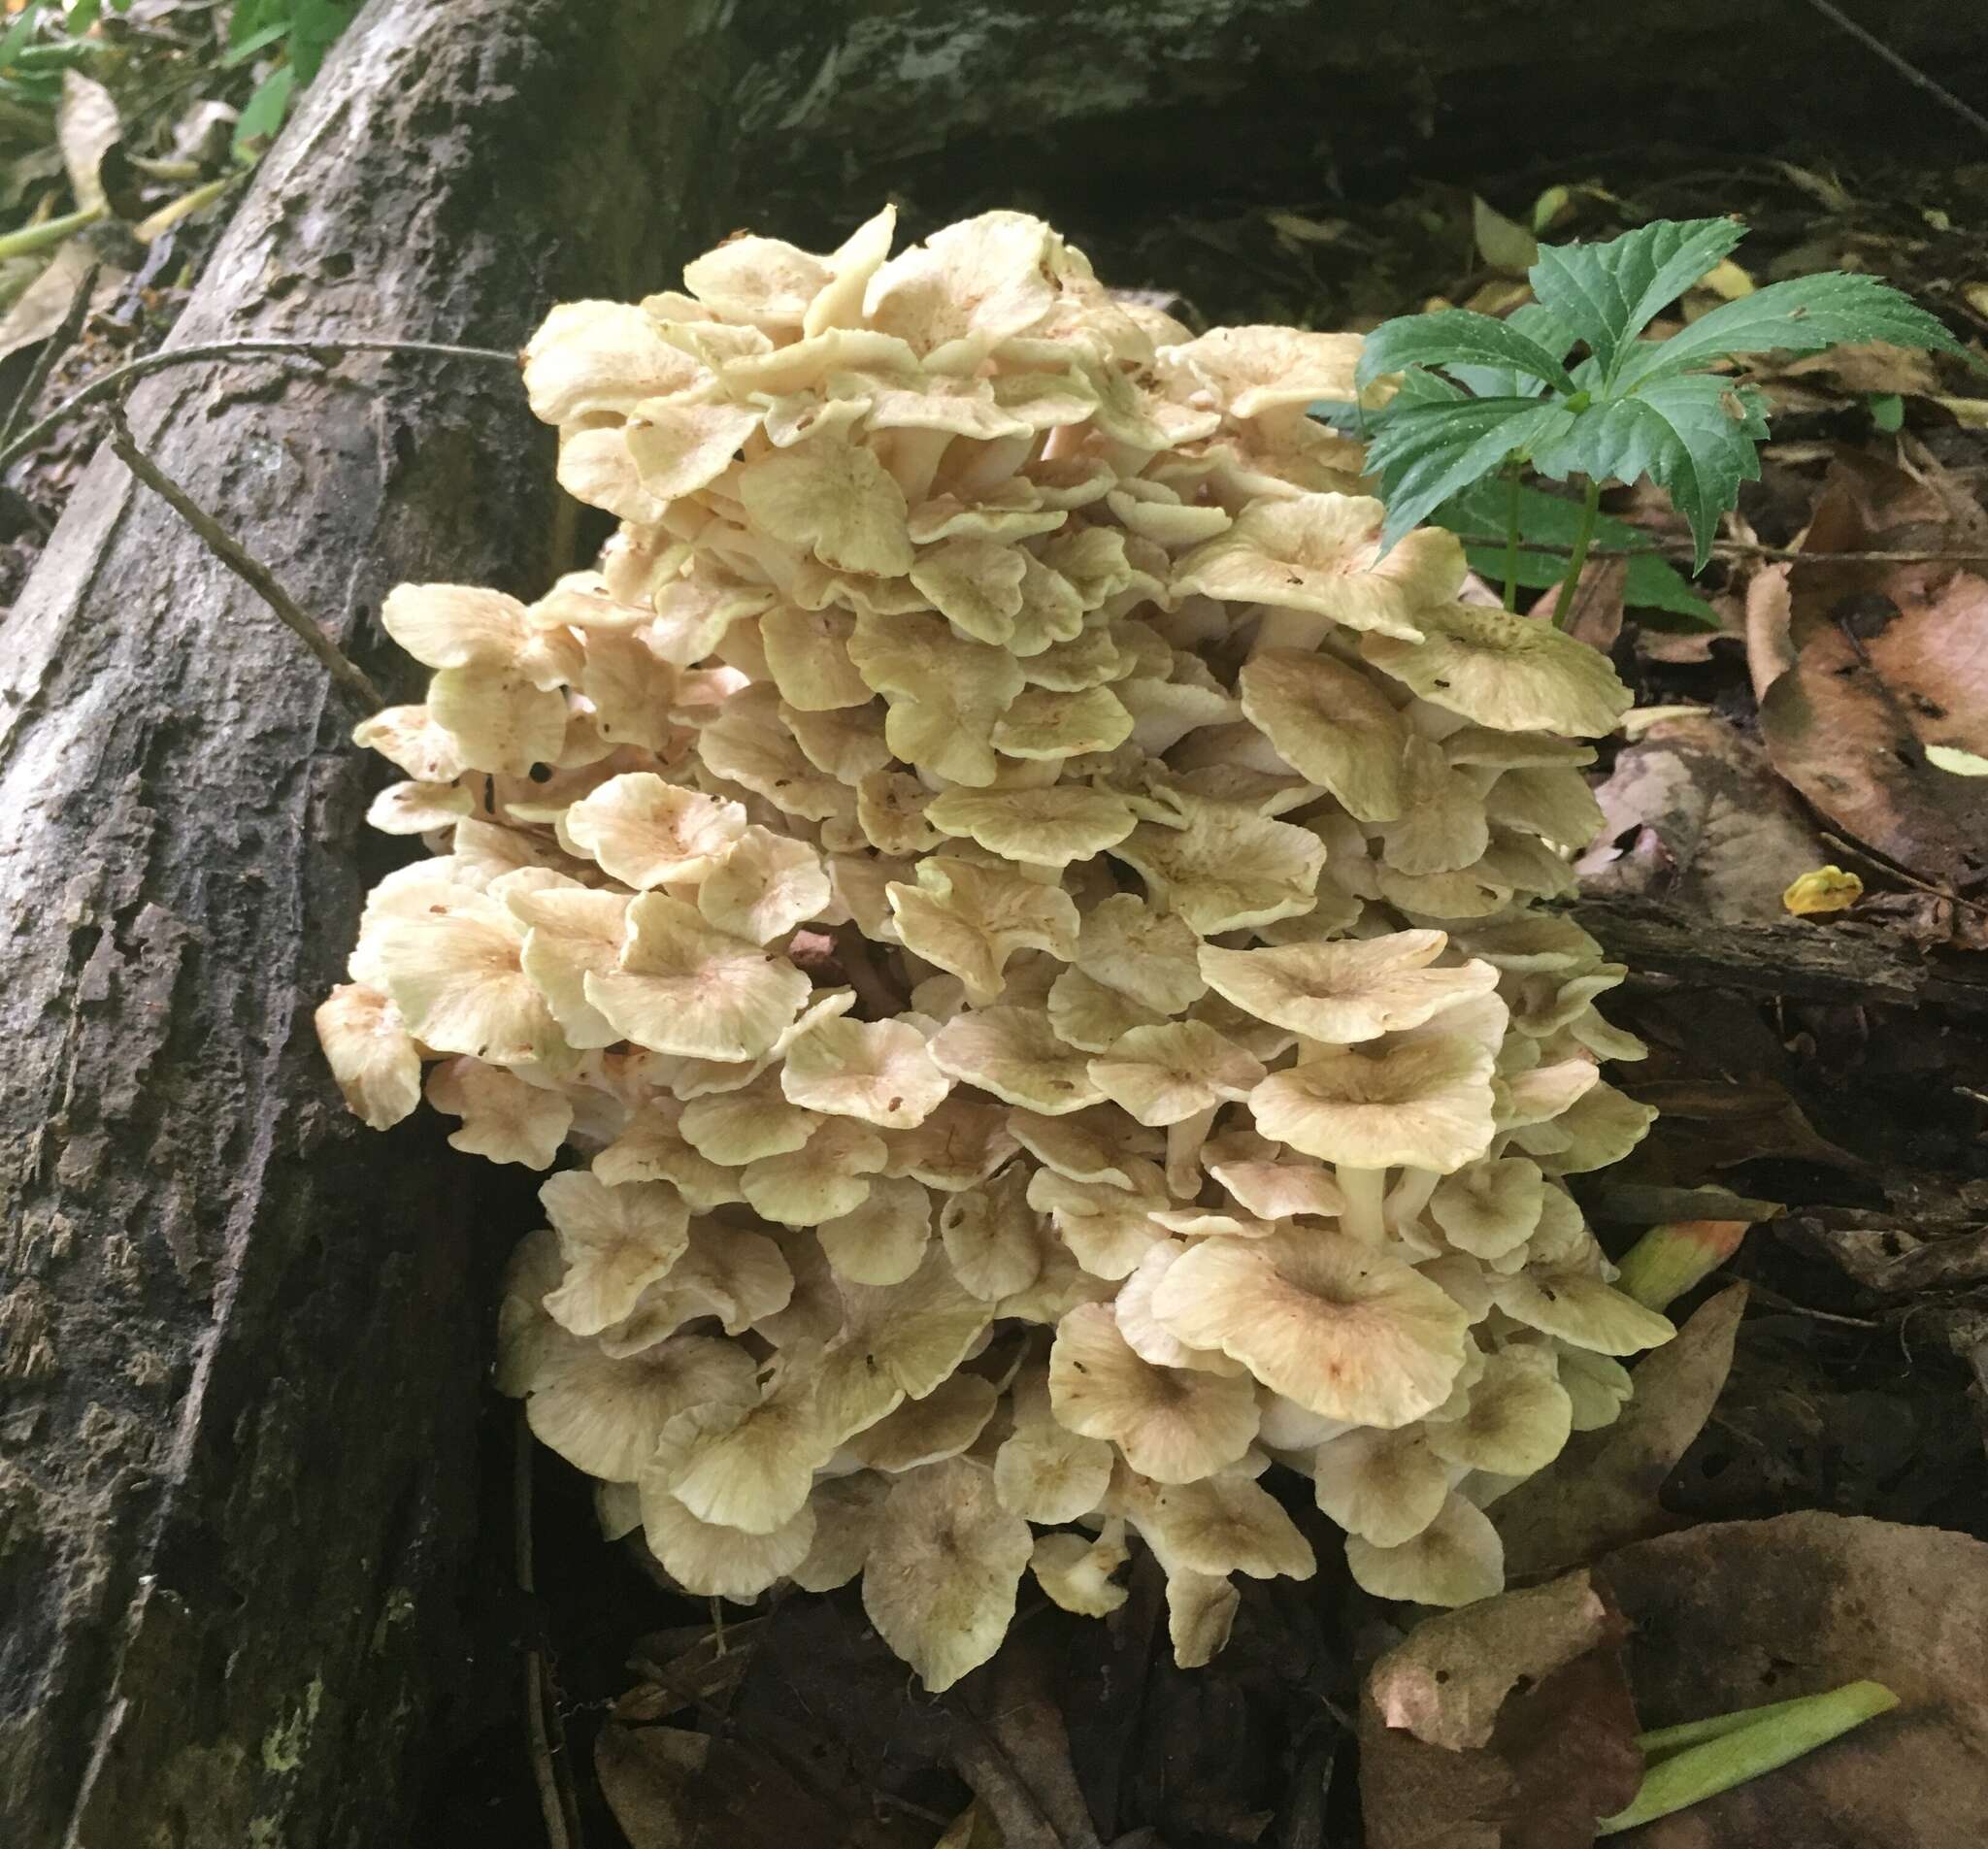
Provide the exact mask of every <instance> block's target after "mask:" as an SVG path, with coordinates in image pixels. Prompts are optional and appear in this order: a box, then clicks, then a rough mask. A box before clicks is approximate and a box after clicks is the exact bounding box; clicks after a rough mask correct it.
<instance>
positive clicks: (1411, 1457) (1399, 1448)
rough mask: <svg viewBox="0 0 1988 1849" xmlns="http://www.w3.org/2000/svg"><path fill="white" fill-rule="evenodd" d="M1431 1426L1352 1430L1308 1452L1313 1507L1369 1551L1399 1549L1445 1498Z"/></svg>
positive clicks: (1444, 1479) (1446, 1485)
mask: <svg viewBox="0 0 1988 1849" xmlns="http://www.w3.org/2000/svg"><path fill="white" fill-rule="evenodd" d="M1434 1429H1435V1428H1433V1427H1425V1426H1422V1425H1411V1426H1403V1427H1401V1428H1399V1429H1398V1430H1396V1431H1392V1432H1375V1431H1356V1432H1348V1433H1346V1434H1344V1435H1343V1436H1340V1437H1337V1438H1331V1439H1328V1440H1327V1441H1326V1442H1325V1443H1324V1444H1321V1445H1320V1446H1319V1447H1318V1449H1317V1450H1316V1451H1315V1452H1313V1454H1312V1458H1311V1482H1312V1487H1313V1489H1314V1490H1315V1492H1316V1493H1317V1497H1318V1506H1319V1507H1320V1508H1321V1509H1323V1510H1324V1511H1325V1513H1326V1514H1328V1515H1329V1516H1331V1517H1332V1519H1333V1520H1334V1521H1336V1522H1337V1523H1339V1525H1340V1526H1341V1527H1342V1528H1343V1529H1344V1530H1345V1531H1346V1533H1347V1534H1348V1535H1359V1536H1360V1537H1361V1539H1363V1540H1367V1541H1371V1542H1372V1543H1373V1544H1374V1545H1375V1547H1399V1546H1400V1545H1401V1544H1402V1543H1403V1542H1404V1541H1408V1540H1412V1539H1413V1538H1414V1537H1415V1536H1416V1535H1419V1534H1420V1533H1421V1532H1422V1531H1423V1530H1424V1529H1425V1528H1427V1527H1428V1526H1429V1524H1430V1523H1431V1522H1433V1521H1434V1520H1435V1519H1436V1517H1437V1515H1438V1513H1439V1512H1440V1511H1441V1507H1442V1504H1443V1501H1444V1499H1445V1498H1446V1497H1447V1496H1448V1495H1449V1472H1448V1471H1447V1470H1445V1469H1443V1468H1442V1460H1441V1457H1440V1456H1439V1455H1438V1453H1437V1452H1436V1451H1435V1450H1434V1449H1433V1448H1432V1446H1431V1444H1430V1433H1431V1432H1432V1431H1433V1430H1434Z"/></svg>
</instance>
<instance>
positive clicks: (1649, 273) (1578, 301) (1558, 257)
mask: <svg viewBox="0 0 1988 1849" xmlns="http://www.w3.org/2000/svg"><path fill="white" fill-rule="evenodd" d="M1744 236H1745V227H1744V226H1743V225H1741V224H1740V223H1739V220H1738V219H1737V218H1686V219H1678V218H1659V219H1657V220H1656V221H1655V222H1654V223H1653V224H1646V225H1643V226H1641V227H1640V228H1639V229H1638V230H1635V231H1629V232H1625V233H1624V234H1623V235H1622V236H1621V237H1619V238H1610V239H1609V240H1608V241H1607V243H1606V244H1559V245H1546V246H1544V247H1542V248H1541V251H1540V260H1539V262H1537V263H1536V264H1534V265H1533V267H1532V269H1531V270H1530V271H1529V272H1528V275H1527V280H1528V281H1530V282H1531V283H1532V285H1533V293H1534V295H1536V296H1537V297H1538V298H1539V299H1540V301H1541V303H1542V304H1544V306H1545V307H1546V308H1547V309H1548V310H1549V311H1551V313H1553V314H1556V315H1557V316H1559V318H1560V320H1561V321H1562V322H1563V323H1564V324H1565V325H1566V326H1567V327H1568V328H1570V329H1571V330H1572V331H1573V333H1574V337H1575V338H1576V339H1578V340H1583V341H1585V342H1586V343H1587V344H1588V348H1589V350H1590V351H1591V352H1593V353H1594V354H1595V356H1596V357H1597V358H1598V359H1599V360H1600V361H1601V362H1602V365H1603V366H1604V368H1612V367H1613V366H1614V364H1615V359H1616V355H1617V354H1619V353H1620V352H1621V351H1622V349H1623V347H1625V346H1626V345H1627V344H1628V343H1629V342H1630V341H1632V340H1634V339H1635V338H1636V336H1637V335H1639V334H1640V333H1641V332H1642V330H1643V329H1644V328H1645V327H1647V326H1648V325H1649V324H1650V322H1651V321H1653V320H1654V319H1655V318H1656V317H1657V315H1658V314H1660V313H1661V312H1662V311H1663V310H1664V309H1666V308H1668V307H1669V306H1670V305H1671V304H1672V303H1673V302H1674V301H1675V300H1676V299H1677V298H1678V297H1679V296H1680V295H1682V294H1683V293H1684V291H1685V290H1686V289H1688V288H1689V287H1690V286H1691V285H1692V284H1693V283H1694V282H1696V281H1698V279H1699V278H1700V277H1702V276H1703V275H1705V273H1706V271H1707V270H1709V269H1710V268H1711V267H1712V265H1713V264H1715V263H1716V262H1718V260H1719V259H1720V258H1721V257H1723V256H1724V255H1725V254H1726V253H1727V252H1728V251H1729V250H1731V249H1732V248H1733V247H1734V246H1735V245H1737V244H1738V243H1739V240H1740V239H1741V238H1742V237H1744Z"/></svg>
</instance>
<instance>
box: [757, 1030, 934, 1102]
mask: <svg viewBox="0 0 1988 1849" xmlns="http://www.w3.org/2000/svg"><path fill="white" fill-rule="evenodd" d="M780 1086H781V1089H782V1090H783V1091H784V1092H785V1093H786V1096H787V1099H788V1102H789V1103H791V1104H796V1105H800V1106H804V1107H806V1108H807V1109H809V1110H818V1111H823V1112H825V1113H828V1114H830V1115H833V1116H839V1117H858V1118H861V1119H862V1121H863V1122H865V1123H869V1124H876V1125H877V1126H878V1128H879V1129H884V1130H909V1129H911V1127H912V1126H913V1125H915V1124H921V1123H923V1122H924V1121H925V1119H926V1118H927V1117H929V1116H931V1114H932V1113H933V1112H934V1111H935V1110H937V1109H938V1108H939V1106H940V1104H941V1102H942V1101H943V1100H944V1097H945V1094H946V1093H947V1092H949V1091H950V1090H951V1089H952V1080H951V1078H950V1077H949V1076H948V1075H947V1074H946V1073H944V1072H942V1071H941V1070H940V1068H939V1067H938V1066H937V1065H936V1064H934V1062H933V1059H932V1055H931V1053H930V1052H929V1051H928V1050H927V1049H926V1043H925V1037H924V1035H922V1034H921V1033H919V1032H918V1030H917V1029H916V1028H915V1027H913V1026H912V1025H911V1022H909V1021H904V1020H889V1021H857V1020H851V1019H850V1018H849V1017H848V1016H846V1015H844V1016H841V1017H839V1018H838V1019H835V1020H830V1021H823V1022H821V1023H820V1024H819V1025H818V1026H816V1027H813V1028H811V1029H810V1030H809V1031H808V1032H807V1033H805V1034H803V1035H801V1036H800V1037H799V1038H798V1039H797V1040H795V1041H794V1042H793V1044H792V1045H791V1046H789V1047H788V1048H787V1057H786V1064H785V1065H784V1066H783V1067H782V1068H781V1070H780Z"/></svg>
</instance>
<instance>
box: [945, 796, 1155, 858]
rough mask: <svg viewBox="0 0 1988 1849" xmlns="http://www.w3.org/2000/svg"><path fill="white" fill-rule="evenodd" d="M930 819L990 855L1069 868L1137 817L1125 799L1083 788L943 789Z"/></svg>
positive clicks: (1118, 837) (1127, 829)
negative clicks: (964, 837)
mask: <svg viewBox="0 0 1988 1849" xmlns="http://www.w3.org/2000/svg"><path fill="white" fill-rule="evenodd" d="M925 819H926V821H927V822H929V823H930V824H931V825H932V826H933V827H934V828H936V829H938V830H939V831H940V832H941V833H942V834H945V835H965V836H969V837H971V838H972V839H973V840H974V841H975V842H977V843H978V844H979V845H980V846H982V847H984V848H986V849H987V850H988V851H989V852H990V853H996V854H999V855H1001V856H1002V858H1003V859H1005V860H1018V861H1024V862H1027V863H1029V864H1030V865H1032V866H1038V867H1065V866H1068V865H1069V864H1070V862H1072V861H1073V860H1088V859H1089V858H1090V857H1091V855H1093V854H1095V853H1098V852H1100V851H1102V850H1103V849H1105V848H1107V847H1110V846H1113V845H1115V844H1116V843H1117V842H1121V841H1123V840H1124V839H1125V837H1126V836H1127V835H1129V834H1131V833H1132V830H1133V826H1134V824H1135V823H1136V822H1137V820H1138V817H1137V816H1136V815H1134V813H1133V811H1132V805H1131V804H1130V803H1128V802H1127V801H1126V800H1125V799H1124V797H1122V796H1119V795H1116V794H1114V793H1113V792H1111V791H1110V790H1097V789H1086V788H1084V787H1083V786H1082V785H1080V784H1056V785H1052V786H1051V787H1049V788H1047V789H1039V790H965V789H961V790H944V791H942V792H941V793H940V794H939V795H938V796H935V797H934V798H933V799H932V801H931V802H930V803H928V804H927V805H926V807H925Z"/></svg>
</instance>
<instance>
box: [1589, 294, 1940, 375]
mask: <svg viewBox="0 0 1988 1849" xmlns="http://www.w3.org/2000/svg"><path fill="white" fill-rule="evenodd" d="M1844 341H1889V342H1890V343H1891V344H1892V345H1893V346H1894V347H1930V348H1932V349H1933V350H1935V351H1937V352H1943V353H1961V352H1964V351H1965V350H1966V349H1965V348H1963V347H1962V346H1961V344H1960V343H1959V342H1958V341H1957V340H1955V339H1954V337H1953V336H1952V335H1951V334H1949V333H1948V332H1947V331H1946V329H1945V328H1944V327H1942V326H1941V325H1940V323H1939V322H1938V319H1936V318H1935V317H1934V316H1933V315H1931V314H1927V312H1926V311H1925V310H1924V309H1922V308H1920V307H1919V306H1918V305H1917V304H1916V303H1914V302H1913V301H1912V299H1911V298H1910V297H1909V296H1907V295H1905V294H1903V293H1901V292H1900V291H1899V290H1897V289H1895V288H1893V287H1892V286H1891V284H1890V283H1888V282H1880V281H1878V280H1877V279H1876V278H1875V277H1874V276H1859V275H1857V274H1855V273H1854V272H1851V271H1847V270H1832V271H1829V272H1827V273H1826V274H1824V275H1822V276H1798V277H1790V278H1789V279H1788V281H1785V282H1771V283H1769V284H1768V286H1767V287H1766V288H1764V289H1755V290H1754V292H1753V293H1752V294H1751V295H1742V296H1741V297H1740V298H1739V300H1738V301H1737V302H1727V303H1724V304H1723V305H1722V306H1720V307H1718V308H1715V309H1713V310H1712V312H1711V313H1710V314H1702V315H1700V316H1699V318H1698V319H1697V320H1695V321H1693V322H1692V324H1691V325H1690V326H1689V327H1687V328H1684V329H1683V330H1682V331H1681V332H1679V333H1676V334H1673V335H1672V336H1671V338H1670V339H1669V340H1667V341H1653V342H1649V343H1647V344H1645V345H1643V346H1640V347H1637V348H1636V349H1635V351H1634V352H1631V353H1628V354H1626V355H1625V356H1624V358H1623V361H1622V363H1621V365H1620V366H1619V367H1617V369H1616V375H1615V383H1616V386H1617V387H1618V388H1620V389H1626V388H1628V387H1630V386H1633V385H1639V384H1640V383H1641V382H1642V381H1643V380H1650V379H1663V378H1666V377H1668V376H1669V375H1671V374H1673V373H1682V372H1686V371H1688V370H1689V369H1690V368H1692V367H1694V366H1708V365H1710V364H1712V362H1714V361H1715V360H1721V359H1724V358H1725V357H1726V356H1727V355H1728V354H1730V353H1764V352H1769V351H1772V350H1773V349H1775V348H1779V349H1781V350H1783V351H1785V352H1790V353H1819V352H1821V351H1822V349H1823V348H1824V347H1836V346H1838V345H1839V344H1840V343H1842V342H1844Z"/></svg>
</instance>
